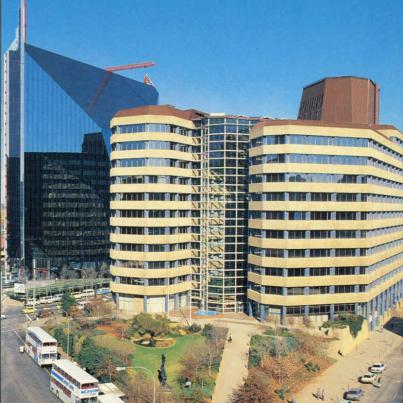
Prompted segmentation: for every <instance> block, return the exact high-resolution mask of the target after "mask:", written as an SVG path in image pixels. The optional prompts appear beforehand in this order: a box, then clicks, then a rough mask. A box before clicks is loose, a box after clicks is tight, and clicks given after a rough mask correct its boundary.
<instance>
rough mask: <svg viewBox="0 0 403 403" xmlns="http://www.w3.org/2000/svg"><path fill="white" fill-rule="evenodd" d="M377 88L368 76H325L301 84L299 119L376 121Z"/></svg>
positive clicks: (377, 113) (377, 120) (349, 121)
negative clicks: (308, 83)
mask: <svg viewBox="0 0 403 403" xmlns="http://www.w3.org/2000/svg"><path fill="white" fill-rule="evenodd" d="M379 92H380V91H379V86H378V84H376V83H374V82H373V81H372V80H369V79H367V78H360V77H351V76H346V77H328V78H324V79H323V80H320V81H317V82H315V83H313V84H310V85H308V86H306V87H304V90H303V92H302V98H301V104H300V107H299V113H298V119H302V120H322V121H326V122H341V123H360V124H366V125H371V124H378V122H379Z"/></svg>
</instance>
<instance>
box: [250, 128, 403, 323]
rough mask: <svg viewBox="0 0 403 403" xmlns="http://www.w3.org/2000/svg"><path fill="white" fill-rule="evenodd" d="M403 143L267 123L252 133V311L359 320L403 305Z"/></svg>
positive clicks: (378, 133)
mask: <svg viewBox="0 0 403 403" xmlns="http://www.w3.org/2000/svg"><path fill="white" fill-rule="evenodd" d="M402 145H403V135H402V133H401V132H400V131H398V130H397V129H395V128H394V127H393V126H366V125H354V124H342V123H332V124H329V123H326V122H315V121H288V120H271V121H270V120H267V121H265V122H263V123H260V124H258V125H256V126H255V127H254V128H253V130H252V132H251V144H250V170H249V174H250V185H249V192H250V197H251V201H250V204H249V208H250V219H249V256H248V262H249V273H248V279H249V289H248V297H249V301H250V302H249V304H250V305H249V308H250V310H251V313H254V314H255V315H257V316H260V318H261V319H265V318H267V317H270V316H274V315H280V316H281V318H282V320H283V321H284V319H285V317H286V315H297V316H303V315H311V316H323V317H325V316H327V317H330V318H333V316H334V315H335V314H337V313H338V312H355V313H356V314H361V315H364V316H365V317H366V318H367V319H368V320H369V322H370V323H371V324H372V328H373V327H374V326H375V325H377V324H378V323H379V319H380V317H382V315H383V314H384V312H385V311H386V310H388V309H389V308H390V307H391V306H392V305H393V304H395V303H396V302H397V301H398V300H399V299H400V298H401V296H402V282H403V280H402V279H403V270H402V269H403V266H402V262H403V259H402V256H403V254H402V252H403V212H402V210H403V187H402V168H403V163H402Z"/></svg>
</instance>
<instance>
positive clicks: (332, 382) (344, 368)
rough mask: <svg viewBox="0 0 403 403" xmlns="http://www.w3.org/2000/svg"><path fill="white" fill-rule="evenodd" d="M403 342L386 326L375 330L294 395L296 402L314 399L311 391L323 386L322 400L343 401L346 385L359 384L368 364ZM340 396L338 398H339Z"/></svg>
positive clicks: (301, 402) (314, 400) (308, 401)
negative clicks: (323, 394) (382, 329)
mask: <svg viewBox="0 0 403 403" xmlns="http://www.w3.org/2000/svg"><path fill="white" fill-rule="evenodd" d="M402 345H403V341H402V337H401V336H399V335H397V334H395V333H392V332H390V331H388V330H386V329H384V331H383V332H382V333H381V332H379V331H374V332H372V333H371V334H370V336H369V338H368V339H367V340H365V341H364V342H362V343H361V344H360V345H359V346H358V347H357V348H356V349H354V350H353V351H352V352H351V353H350V354H348V355H347V356H346V357H340V359H339V360H338V361H337V362H336V363H335V364H333V365H332V366H331V367H329V368H328V369H327V370H326V371H325V372H324V373H323V374H322V375H321V376H319V377H318V378H316V379H315V380H313V381H312V382H311V383H309V384H308V385H307V386H306V387H305V388H304V389H303V390H302V391H301V392H300V393H299V394H298V395H297V397H296V400H297V402H298V403H312V402H317V400H316V398H315V397H314V396H313V394H314V393H315V392H316V391H317V390H318V389H320V390H322V389H324V390H325V402H338V401H343V400H342V399H343V393H344V392H345V391H346V390H348V389H349V388H353V387H362V385H361V386H360V383H359V382H358V377H359V376H361V375H363V374H364V373H366V372H368V371H367V370H368V367H369V366H371V365H372V364H374V363H375V362H378V361H382V360H383V359H384V358H385V357H386V356H387V355H388V354H390V353H391V352H392V350H394V349H396V348H398V347H399V346H402ZM338 399H339V400H338Z"/></svg>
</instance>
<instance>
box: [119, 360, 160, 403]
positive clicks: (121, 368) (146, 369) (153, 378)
mask: <svg viewBox="0 0 403 403" xmlns="http://www.w3.org/2000/svg"><path fill="white" fill-rule="evenodd" d="M126 369H142V370H144V371H146V372H147V373H149V374H150V375H151V379H152V380H153V403H155V377H154V375H153V374H152V372H151V371H150V370H149V369H148V368H145V367H116V371H124V370H126Z"/></svg>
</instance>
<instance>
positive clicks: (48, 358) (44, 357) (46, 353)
mask: <svg viewBox="0 0 403 403" xmlns="http://www.w3.org/2000/svg"><path fill="white" fill-rule="evenodd" d="M24 348H25V351H26V352H27V353H28V355H29V356H30V357H31V358H33V360H34V361H35V362H37V363H38V365H40V366H42V365H52V363H53V361H55V360H57V340H56V339H55V338H54V337H52V336H51V335H50V334H49V333H47V332H45V331H44V330H43V329H42V328H41V327H36V326H31V327H28V328H27V333H26V336H25V346H24Z"/></svg>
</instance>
